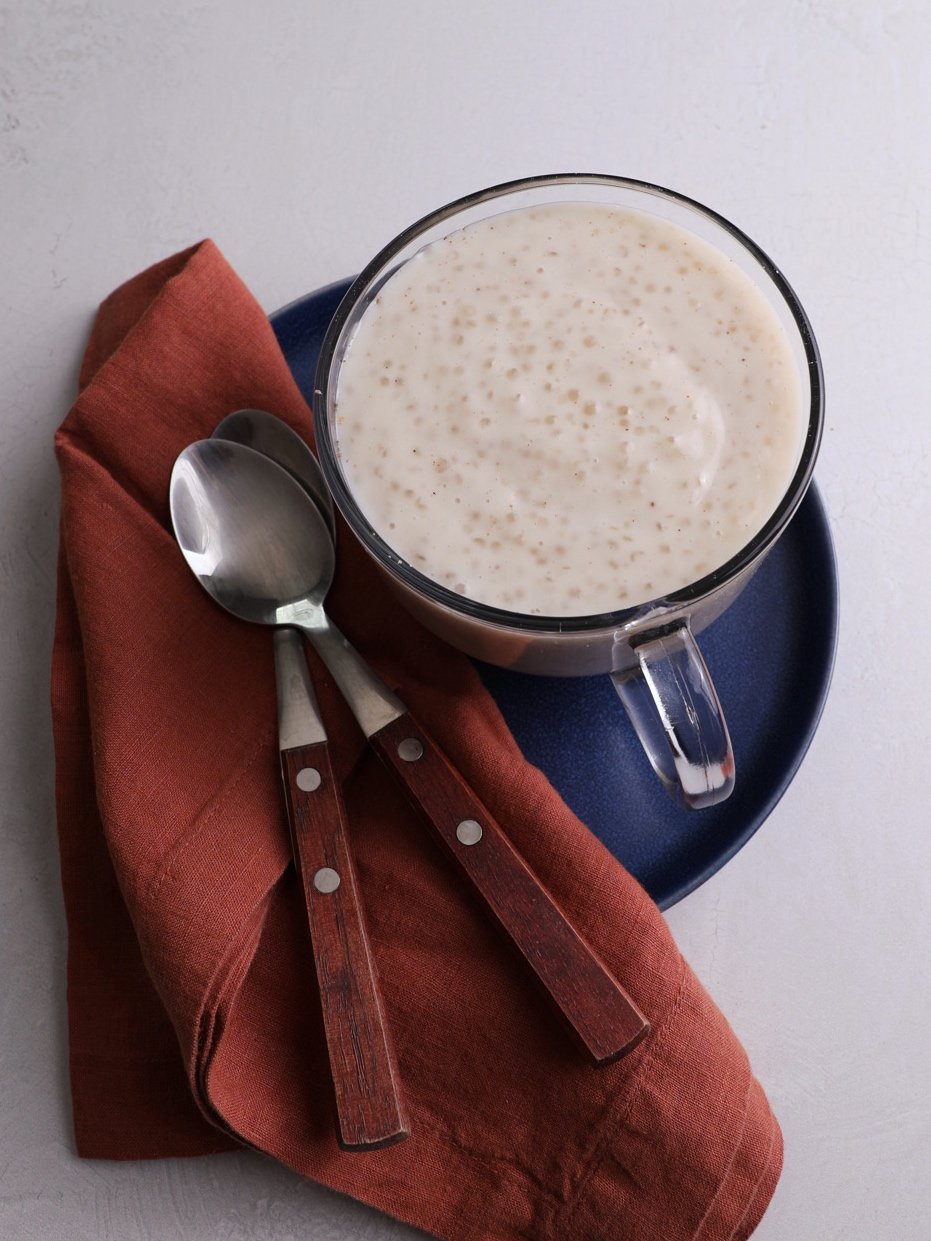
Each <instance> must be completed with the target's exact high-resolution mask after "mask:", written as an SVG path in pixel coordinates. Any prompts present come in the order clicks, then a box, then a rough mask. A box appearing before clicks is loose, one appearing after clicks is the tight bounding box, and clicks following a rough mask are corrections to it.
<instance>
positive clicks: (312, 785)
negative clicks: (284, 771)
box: [294, 767, 322, 793]
mask: <svg viewBox="0 0 931 1241" xmlns="http://www.w3.org/2000/svg"><path fill="white" fill-rule="evenodd" d="M321 779H322V777H321V775H320V772H319V771H318V770H317V768H316V767H302V768H301V770H300V771H299V772H298V773H297V775H296V776H295V777H294V780H295V783H296V784H297V787H298V788H299V789H303V790H304V792H305V793H312V792H313V791H314V789H318V788H319V787H320V781H321Z"/></svg>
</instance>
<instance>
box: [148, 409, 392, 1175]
mask: <svg viewBox="0 0 931 1241" xmlns="http://www.w3.org/2000/svg"><path fill="white" fill-rule="evenodd" d="M242 414H248V415H250V419H249V420H245V419H243V418H242V417H241V416H240V415H242ZM253 414H259V411H251V410H249V411H239V412H238V413H237V414H236V415H233V417H232V420H230V419H227V420H224V421H225V422H226V423H230V422H232V426H231V428H229V427H228V428H227V429H232V431H233V433H234V434H235V433H237V432H238V433H244V432H245V431H248V430H249V427H250V423H251V415H253ZM263 424H264V430H265V432H266V434H265V435H264V436H262V437H261V442H262V443H263V444H265V445H271V446H272V447H274V448H276V449H279V450H280V449H281V446H282V445H284V446H285V451H287V450H288V449H289V448H290V449H291V451H292V452H293V445H289V444H288V437H289V436H293V438H294V439H295V440H296V441H297V448H298V449H299V450H300V451H302V452H305V453H306V454H307V455H308V456H310V455H311V454H310V452H309V450H308V449H306V448H304V445H303V442H302V441H301V440H300V439H299V438H298V437H297V436H296V435H294V433H293V432H291V431H290V429H289V428H288V427H287V426H285V424H284V423H281V422H280V421H279V420H278V419H276V418H273V417H272V415H271V414H264V415H260V416H259V417H258V418H257V419H256V421H255V423H254V424H252V425H254V426H257V427H259V429H260V430H261V429H262V427H263ZM272 424H275V425H274V426H273V425H272ZM222 425H223V424H221V426H222ZM269 428H271V429H269ZM219 430H220V428H217V432H219ZM282 431H283V432H284V433H285V434H282V433H281V432H282ZM217 432H214V434H215V435H216V434H217ZM205 442H206V441H205ZM217 446H218V447H220V448H221V449H222V448H223V447H224V445H223V443H222V441H218V442H217ZM242 451H245V452H247V453H248V454H249V456H254V455H255V454H254V453H253V452H252V450H251V449H244V450H242ZM272 468H273V469H276V470H277V469H278V467H277V466H273V467H272ZM289 485H291V484H290V482H289ZM198 487H199V481H198V477H197V476H196V475H195V474H192V473H191V472H190V470H188V469H187V468H186V467H185V466H184V464H183V463H182V462H181V459H179V462H178V464H177V465H176V467H175V471H174V473H173V475H172V484H171V497H170V498H171V512H172V521H173V523H174V527H175V534H176V536H177V538H178V542H179V544H180V546H181V548H182V551H183V552H184V554H185V556H186V557H187V558H188V561H189V563H192V567H193V561H192V557H193V558H194V561H197V562H198V563H200V564H204V563H207V562H209V561H210V560H211V558H212V557H213V554H214V549H215V548H216V547H217V539H218V538H221V539H223V540H227V539H228V538H229V535H230V532H231V531H233V529H234V527H235V523H234V522H232V521H231V519H230V517H229V516H227V518H226V527H225V529H224V530H223V531H218V530H216V529H214V528H213V527H212V525H211V523H210V522H209V520H208V521H207V522H206V523H204V522H203V521H202V516H203V514H204V513H206V512H208V511H209V510H206V509H204V508H203V506H202V505H200V504H199V503H198V501H197V500H196V496H197V494H198ZM321 499H324V497H323V496H322V497H321ZM325 500H326V502H328V501H329V497H328V496H325ZM315 512H316V509H315ZM330 515H331V518H332V510H331V511H330ZM246 520H247V521H248V520H249V518H248V515H246ZM318 520H319V519H318ZM237 545H238V544H237V543H236V541H235V538H234V541H233V542H232V543H229V542H224V543H223V547H224V548H226V547H229V548H233V547H234V546H237ZM220 557H221V560H222V563H223V565H224V572H225V573H228V575H229V577H228V579H224V580H226V581H227V588H229V587H230V583H232V582H234V581H235V579H236V577H237V574H243V575H244V579H243V580H244V582H251V581H252V580H253V572H252V570H251V569H250V566H249V564H248V561H247V560H242V561H241V562H240V561H239V560H237V558H236V556H235V555H234V556H233V557H232V558H231V557H230V556H229V555H225V554H224V552H223V551H222V550H221V551H220ZM204 558H206V560H205V559H204ZM201 580H204V579H203V578H202V579H201ZM219 580H220V579H219V578H218V579H217V581H219ZM206 584H207V583H206V582H205V585H206ZM253 588H254V587H253V586H247V587H246V593H245V594H243V595H242V596H241V601H245V600H246V599H247V598H248V591H249V590H251V589H253ZM208 590H210V593H211V594H214V591H213V590H212V589H211V588H210V586H208ZM222 602H224V604H225V606H227V607H228V608H229V610H230V611H232V612H233V613H235V614H236V615H238V616H242V617H244V619H246V620H253V619H256V615H255V613H254V610H253V609H252V608H251V607H240V606H239V605H238V604H237V603H236V601H235V598H234V596H233V595H232V594H227V595H226V596H225V597H224V599H223V600H222ZM261 615H262V616H263V617H264V616H265V615H266V613H265V611H264V609H263V610H262V611H261ZM270 623H273V624H274V623H275V622H274V621H273V620H272V621H271V622H270ZM275 672H276V683H277V689H278V723H279V726H278V732H279V748H280V751H281V772H282V778H283V782H284V789H285V800H286V805H287V812H288V822H289V825H290V828H291V839H292V845H293V849H294V860H295V863H296V866H297V872H298V876H299V878H300V881H301V885H302V890H303V894H304V904H305V908H306V911H307V919H308V924H309V928H310V936H311V944H312V949H313V954H314V963H315V966H316V971H317V979H318V982H319V989H320V1002H321V1009H322V1013H323V1024H324V1030H325V1034H326V1040H327V1049H328V1052H329V1058H330V1069H331V1074H332V1078H333V1086H334V1094H335V1098H336V1112H337V1124H338V1140H339V1145H340V1146H341V1147H342V1148H343V1149H344V1150H348V1151H364V1150H372V1149H377V1148H380V1147H383V1146H389V1145H392V1144H393V1143H395V1142H398V1141H401V1140H402V1139H403V1138H405V1137H407V1135H408V1123H407V1119H406V1117H405V1114H404V1109H403V1106H402V1103H401V1100H400V1097H399V1090H398V1086H397V1069H396V1067H395V1063H394V1053H393V1050H392V1046H391V1039H390V1036H389V1034H388V1031H387V1028H386V1025H385V1019H384V1014H383V1011H382V1001H381V995H380V991H379V987H378V980H377V977H376V973H375V965H374V959H373V956H372V951H371V948H370V946H369V942H368V934H367V931H366V926H365V917H364V914H363V911H362V905H361V901H360V898H359V892H358V883H357V879H356V873H355V865H354V863H353V859H352V852H351V850H350V847H349V843H348V838H347V831H346V818H345V811H344V808H343V803H342V794H341V791H340V786H339V783H338V782H337V781H336V780H335V778H334V776H333V772H332V767H331V764H330V757H329V749H328V743H327V737H326V732H325V730H324V727H323V722H322V720H321V718H320V712H319V709H318V707H317V701H316V698H315V696H314V692H313V688H312V686H311V682H310V675H309V670H308V667H307V659H306V655H305V653H304V646H303V642H302V639H301V636H300V634H299V633H298V632H297V630H295V629H292V628H286V627H280V628H277V629H276V631H275Z"/></svg>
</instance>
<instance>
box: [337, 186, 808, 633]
mask: <svg viewBox="0 0 931 1241" xmlns="http://www.w3.org/2000/svg"><path fill="white" fill-rule="evenodd" d="M335 416H336V420H335V427H336V441H337V451H338V452H339V454H340V459H341V463H342V468H343V471H344V473H345V477H346V480H347V482H348V485H349V487H350V488H351V490H352V492H353V493H354V496H355V499H356V502H357V503H358V506H359V508H360V510H361V511H362V513H363V514H364V515H365V518H366V519H367V520H368V521H369V522H370V523H371V525H372V527H373V528H374V529H375V530H376V531H377V532H378V533H379V535H380V536H381V537H382V538H383V539H384V540H385V542H386V543H388V545H389V546H390V547H391V548H392V549H393V551H394V552H395V553H396V554H397V555H398V556H399V557H401V558H402V559H404V560H407V561H408V562H409V563H410V564H412V565H413V566H414V567H415V568H417V569H419V570H420V571H421V572H422V573H424V574H426V575H427V576H428V577H430V578H432V579H434V580H435V581H437V582H439V583H441V584H442V585H444V586H446V587H448V588H449V589H450V590H452V591H455V592H457V593H459V594H461V595H465V596H467V597H468V598H470V599H473V600H475V601H477V602H479V603H483V604H487V605H491V606H495V607H499V608H505V609H508V610H510V611H514V612H522V613H533V614H543V615H547V616H556V617H558V616H582V615H594V614H600V613H604V612H611V611H615V610H617V609H620V608H624V607H628V606H631V605H634V604H638V603H645V602H648V601H650V600H653V599H658V598H661V597H662V596H664V595H666V594H668V593H670V592H671V591H674V590H676V589H680V588H682V587H684V586H687V585H689V584H690V583H692V582H694V581H697V580H698V579H699V578H701V577H703V576H704V575H705V574H706V573H709V572H710V571H711V570H713V569H715V568H717V567H718V566H720V565H722V564H724V563H725V562H726V561H727V560H729V559H730V558H731V556H733V555H735V554H736V553H737V552H738V551H739V550H740V549H741V548H742V547H743V546H744V545H745V544H746V543H747V542H748V541H749V540H750V539H751V538H752V537H753V536H754V535H755V534H756V533H757V532H758V531H759V530H760V528H761V527H762V526H763V524H764V523H765V521H766V519H767V518H768V517H769V516H770V514H771V513H772V512H773V511H774V509H775V508H776V507H777V505H778V503H779V501H780V499H781V497H782V496H783V494H784V492H785V491H786V488H787V487H788V485H789V482H790V480H791V478H792V475H793V472H794V469H795V466H796V464H797V461H798V459H799V454H800V451H801V445H802V438H803V434H804V427H805V411H804V408H803V400H802V393H801V390H800V385H799V381H798V377H797V371H796V367H795V362H794V359H793V357H792V353H791V350H790V345H789V342H788V339H787V337H786V334H785V332H784V330H783V328H782V325H781V324H780V322H779V320H778V318H777V316H776V314H775V312H774V310H773V309H772V307H771V306H770V304H769V303H768V302H767V300H766V298H765V297H764V295H763V294H762V293H761V292H760V291H759V290H758V289H757V287H756V286H755V285H754V284H753V283H752V282H751V281H750V279H749V278H748V277H747V276H746V275H745V274H744V273H743V271H741V269H740V268H739V267H738V266H737V265H736V264H735V263H734V262H733V261H732V260H731V259H729V258H728V257H727V256H725V255H724V254H722V253H721V252H719V251H718V250H716V249H715V248H714V247H712V246H711V245H710V244H708V243H707V242H705V241H704V240H702V239H700V238H698V237H696V236H694V235H693V234H691V233H689V232H686V231H685V230H683V229H682V228H680V227H679V226H677V225H674V224H672V223H670V222H668V221H665V220H663V219H660V218H658V217H655V216H652V215H649V214H647V213H645V212H640V211H633V210H627V209H620V208H614V207H611V206H607V205H601V204H587V203H561V204H552V205H547V206H542V207H534V208H527V209H522V210H516V211H512V212H508V213H505V214H501V215H497V216H493V217H491V218H488V219H485V220H482V221H480V222H478V223H475V224H471V225H469V226H467V227H466V228H463V229H462V230H460V231H459V232H456V233H453V234H451V235H450V236H449V237H447V238H445V239H443V240H441V241H437V242H434V243H432V244H430V245H428V246H425V247H424V249H422V250H421V251H420V252H419V253H418V254H417V255H415V257H414V258H412V259H411V260H410V261H409V262H407V263H405V264H404V265H403V266H402V267H401V268H400V269H399V270H398V271H397V272H395V273H394V274H393V275H392V276H391V277H390V279H388V280H387V281H386V283H385V284H384V285H383V286H382V287H381V289H380V290H379V292H378V294H377V296H376V297H375V299H374V301H373V302H372V304H371V305H370V306H369V307H368V308H367V309H366V311H365V313H364V314H363V316H362V318H361V320H360V322H359V324H358V326H357V328H356V330H355V333H354V335H353V337H352V339H351V341H350V343H349V346H348V350H347V353H346V356H345V358H344V360H343V362H342V366H341V369H340V372H339V385H338V390H337V394H336V405H335Z"/></svg>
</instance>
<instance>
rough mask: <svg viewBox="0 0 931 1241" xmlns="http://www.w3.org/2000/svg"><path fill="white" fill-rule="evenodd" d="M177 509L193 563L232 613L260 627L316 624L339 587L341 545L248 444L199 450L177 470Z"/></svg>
mask: <svg viewBox="0 0 931 1241" xmlns="http://www.w3.org/2000/svg"><path fill="white" fill-rule="evenodd" d="M170 505H171V519H172V522H173V524H174V528H175V535H176V537H177V540H178V544H179V546H180V548H181V551H182V553H183V554H184V557H185V559H186V560H187V562H188V564H189V565H190V567H191V569H192V570H193V572H194V574H195V576H196V577H197V579H198V581H199V582H200V583H201V585H202V586H203V587H204V589H205V590H206V591H207V593H208V594H209V595H211V596H212V597H213V598H214V599H216V601H217V602H218V603H220V604H222V606H223V607H224V608H226V610H227V611H228V612H232V613H233V615H234V616H238V617H240V619H242V620H247V621H252V622H253V623H255V624H259V625H287V624H294V623H297V621H299V620H302V621H304V622H305V623H306V622H308V621H310V620H311V619H312V613H313V612H314V610H315V609H318V608H319V607H320V606H321V605H322V603H323V599H324V597H325V596H326V593H327V591H328V590H329V588H330V583H331V582H332V580H333V573H334V570H335V566H336V558H335V552H334V549H333V540H332V537H331V535H330V531H329V530H328V528H327V525H326V523H325V521H324V519H323V516H322V515H321V513H320V510H319V508H318V507H317V504H316V503H315V502H313V501H312V500H311V499H310V498H309V497H308V496H307V494H306V492H305V491H304V490H303V488H302V487H301V486H300V485H299V484H298V483H297V482H295V480H294V478H292V477H291V476H290V474H288V473H286V471H285V470H284V469H283V468H282V467H281V466H279V465H276V464H275V462H274V461H272V460H270V459H269V458H267V457H265V456H263V455H262V454H261V453H260V452H258V451H255V450H254V449H252V448H246V447H244V446H243V445H241V444H236V443H230V442H226V441H225V440H220V439H209V440H200V441H198V442H197V443H195V444H191V445H190V446H189V447H187V448H185V449H184V451H183V452H182V453H181V455H180V456H179V457H178V459H177V461H176V462H175V467H174V470H173V471H172V476H171V487H170Z"/></svg>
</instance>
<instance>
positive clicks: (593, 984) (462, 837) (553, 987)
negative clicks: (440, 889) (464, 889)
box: [369, 715, 650, 1064]
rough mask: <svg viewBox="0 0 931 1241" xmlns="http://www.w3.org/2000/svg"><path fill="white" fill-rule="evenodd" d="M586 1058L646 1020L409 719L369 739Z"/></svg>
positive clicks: (600, 1058) (622, 1042) (602, 1054)
mask: <svg viewBox="0 0 931 1241" xmlns="http://www.w3.org/2000/svg"><path fill="white" fill-rule="evenodd" d="M369 740H370V741H371V743H372V745H373V746H374V747H375V749H376V750H377V752H378V753H379V755H380V756H381V758H382V759H383V760H384V762H386V763H387V764H388V766H389V767H391V768H392V769H393V770H394V771H395V772H396V773H397V774H398V776H399V777H400V778H401V780H402V781H403V783H404V786H405V788H406V790H407V793H408V796H409V798H410V799H411V801H412V802H413V803H414V805H415V806H416V807H417V808H418V809H419V810H420V811H421V813H422V815H423V816H424V818H425V819H426V821H427V822H428V823H429V824H430V826H431V827H432V828H433V829H434V830H435V832H436V833H437V835H438V837H439V839H440V840H441V842H442V843H443V845H444V846H445V847H446V849H447V851H448V852H449V853H450V854H451V855H452V857H453V858H454V859H455V861H456V862H457V864H458V865H459V867H460V869H461V870H462V871H463V872H464V873H465V875H466V876H467V877H468V878H469V879H470V880H471V882H472V884H473V885H474V887H475V888H476V889H477V891H478V893H479V895H480V896H481V897H482V899H483V901H484V903H485V905H486V906H487V908H488V910H489V911H490V913H491V914H492V915H493V917H494V918H495V920H496V921H497V922H498V924H499V925H500V926H501V927H502V929H503V930H504V931H506V932H507V934H508V935H509V936H510V938H511V939H512V940H513V942H514V944H515V945H516V947H517V949H518V950H519V952H520V953H521V955H522V956H523V957H524V959H525V960H526V961H527V963H528V964H529V965H530V967H531V969H532V970H533V972H534V973H535V974H536V976H537V979H538V981H539V982H540V983H541V984H542V985H543V987H544V988H545V990H546V991H547V992H548V994H549V995H550V997H551V998H552V999H553V1000H554V1001H555V1003H556V1005H557V1007H558V1008H559V1010H560V1012H561V1013H562V1015H563V1017H564V1018H565V1020H566V1021H567V1022H568V1023H569V1026H570V1027H571V1029H572V1031H573V1032H574V1033H575V1035H576V1036H577V1038H578V1039H579V1041H580V1042H581V1044H582V1046H583V1047H584V1048H585V1049H586V1050H587V1051H588V1053H589V1054H590V1055H591V1057H592V1059H593V1060H594V1061H595V1063H596V1064H607V1063H609V1062H610V1061H611V1060H616V1059H617V1057H618V1056H621V1055H623V1054H624V1053H625V1052H627V1051H630V1050H631V1049H632V1048H633V1047H635V1046H636V1044H637V1043H638V1042H639V1041H640V1040H641V1039H642V1038H643V1036H644V1035H645V1034H646V1033H647V1032H648V1031H649V1028H650V1027H649V1023H648V1022H647V1020H646V1018H645V1017H644V1016H643V1014H642V1013H641V1012H640V1010H639V1009H638V1008H637V1006H636V1005H635V1004H634V1002H633V1001H632V1000H631V998H630V996H628V994H627V993H626V991H625V990H624V988H623V987H622V986H621V985H620V983H619V982H618V981H617V980H616V979H615V978H614V977H613V976H612V975H611V974H610V973H609V972H608V970H607V967H606V966H605V965H604V964H603V963H602V961H600V960H599V958H598V957H597V956H596V955H595V953H594V952H593V950H592V949H591V948H590V947H589V945H588V944H587V943H586V942H585V940H584V939H583V938H582V937H581V935H579V933H578V932H577V931H576V930H575V928H574V927H573V926H572V925H571V923H570V922H569V921H568V920H567V918H566V915H565V914H564V913H563V912H562V910H561V909H560V908H559V906H558V905H557V904H556V902H555V900H554V899H553V897H552V896H551V895H550V894H549V892H548V891H547V890H546V888H544V887H543V885H542V884H541V883H540V881H539V879H538V878H537V877H536V875H535V874H534V873H533V871H532V870H531V869H530V867H529V866H528V865H527V863H526V862H525V861H524V859H523V858H522V857H521V856H520V854H519V853H518V852H517V851H516V850H515V848H514V846H513V845H512V844H511V842H510V841H509V840H508V838H507V837H506V836H505V835H504V833H503V832H502V830H501V828H500V827H499V826H498V825H497V823H496V822H495V820H494V819H493V818H492V816H491V815H490V814H489V813H488V811H487V810H486V809H485V807H484V806H483V805H482V803H481V802H480V801H479V800H478V798H477V797H476V795H475V793H473V792H472V790H471V789H470V788H469V786H468V785H467V784H466V783H465V781H464V780H463V779H462V777H461V776H460V775H459V773H458V772H457V771H456V770H455V768H454V767H453V766H452V765H451V764H450V762H449V760H448V759H447V758H446V757H445V756H444V755H443V753H442V752H441V751H440V750H439V749H438V748H437V746H436V745H435V744H434V743H433V742H432V741H431V740H430V738H429V736H428V735H427V734H426V733H425V732H424V731H423V729H422V728H421V727H420V726H419V725H418V724H416V723H415V722H414V720H413V719H412V718H411V716H410V715H404V716H402V717H401V718H400V719H397V720H394V721H392V722H391V723H390V724H388V725H387V726H386V727H385V728H383V729H381V731H380V732H377V733H375V734H374V735H373V736H372V737H370V738H369Z"/></svg>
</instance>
